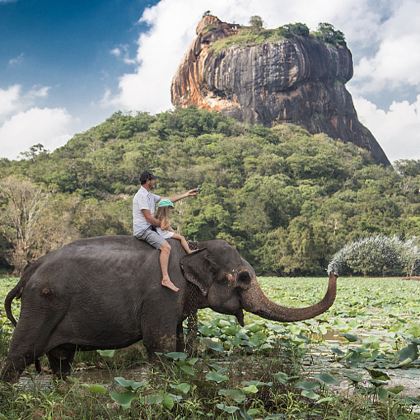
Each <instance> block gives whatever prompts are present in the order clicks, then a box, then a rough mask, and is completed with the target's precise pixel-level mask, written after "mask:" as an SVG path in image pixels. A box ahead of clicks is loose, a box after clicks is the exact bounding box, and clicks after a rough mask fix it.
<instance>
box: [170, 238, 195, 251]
mask: <svg viewBox="0 0 420 420" xmlns="http://www.w3.org/2000/svg"><path fill="white" fill-rule="evenodd" d="M172 239H178V241H181V245H182V248H184V249H185V252H186V253H187V254H191V252H192V251H191V249H190V247H189V246H188V242H187V240H186V239H185V237H184V236H182V235H179V234H178V233H174V235H173V236H172Z"/></svg>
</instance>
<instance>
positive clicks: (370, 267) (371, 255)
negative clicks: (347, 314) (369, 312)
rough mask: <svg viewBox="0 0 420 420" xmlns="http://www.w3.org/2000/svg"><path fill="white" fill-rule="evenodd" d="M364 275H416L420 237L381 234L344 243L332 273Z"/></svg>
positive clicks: (330, 269) (418, 268) (337, 255)
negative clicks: (408, 237) (419, 239)
mask: <svg viewBox="0 0 420 420" xmlns="http://www.w3.org/2000/svg"><path fill="white" fill-rule="evenodd" d="M331 271H334V272H336V273H338V274H363V275H365V276H366V275H381V276H384V275H408V276H412V275H416V274H419V273H420V248H419V245H418V238H416V237H413V238H411V239H407V240H401V239H399V238H398V237H397V236H392V237H389V236H384V235H377V236H372V237H368V238H363V239H359V240H357V241H354V242H351V243H349V244H347V245H346V246H344V248H342V249H341V250H340V251H338V252H337V253H336V254H335V255H334V256H333V258H332V260H331V262H330V263H329V265H328V272H331Z"/></svg>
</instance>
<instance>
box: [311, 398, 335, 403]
mask: <svg viewBox="0 0 420 420" xmlns="http://www.w3.org/2000/svg"><path fill="white" fill-rule="evenodd" d="M331 401H334V398H333V397H325V398H321V399H320V400H318V401H317V402H316V403H315V404H322V403H326V402H331Z"/></svg>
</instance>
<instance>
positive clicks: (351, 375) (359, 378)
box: [344, 372, 363, 383]
mask: <svg viewBox="0 0 420 420" xmlns="http://www.w3.org/2000/svg"><path fill="white" fill-rule="evenodd" d="M344 376H345V377H346V378H348V379H350V380H351V381H352V382H353V383H359V382H361V381H363V376H362V375H359V374H357V373H353V372H347V373H345V374H344Z"/></svg>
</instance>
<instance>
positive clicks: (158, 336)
mask: <svg viewBox="0 0 420 420" xmlns="http://www.w3.org/2000/svg"><path fill="white" fill-rule="evenodd" d="M159 321H160V322H159V323H157V322H156V321H155V322H143V324H142V332H143V344H144V346H145V347H146V350H147V353H148V355H149V357H150V358H155V357H156V355H155V353H169V352H173V351H176V348H177V323H176V321H175V322H174V321H172V320H168V321H166V322H165V320H163V319H159Z"/></svg>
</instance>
